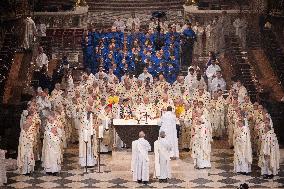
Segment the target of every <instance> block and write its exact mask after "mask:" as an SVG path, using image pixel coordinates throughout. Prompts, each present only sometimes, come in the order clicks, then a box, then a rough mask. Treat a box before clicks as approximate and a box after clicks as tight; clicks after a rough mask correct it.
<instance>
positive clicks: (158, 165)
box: [154, 138, 171, 179]
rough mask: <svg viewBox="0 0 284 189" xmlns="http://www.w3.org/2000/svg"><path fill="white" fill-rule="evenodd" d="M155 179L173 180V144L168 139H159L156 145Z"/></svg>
mask: <svg viewBox="0 0 284 189" xmlns="http://www.w3.org/2000/svg"><path fill="white" fill-rule="evenodd" d="M154 152H155V177H156V178H159V179H168V178H171V165H170V160H171V159H170V152H171V144H170V143H169V141H168V140H167V139H166V138H159V140H157V141H155V143H154Z"/></svg>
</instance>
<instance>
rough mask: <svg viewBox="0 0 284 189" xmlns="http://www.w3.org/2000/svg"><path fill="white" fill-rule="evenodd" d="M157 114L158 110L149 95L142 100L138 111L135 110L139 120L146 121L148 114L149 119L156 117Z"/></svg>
mask: <svg viewBox="0 0 284 189" xmlns="http://www.w3.org/2000/svg"><path fill="white" fill-rule="evenodd" d="M156 115H157V110H156V108H155V106H154V105H153V104H152V103H150V99H149V97H148V96H144V97H143V102H141V103H140V104H139V105H138V107H137V109H136V111H135V117H136V118H137V119H138V120H142V121H146V116H147V120H149V119H154V118H155V117H156Z"/></svg>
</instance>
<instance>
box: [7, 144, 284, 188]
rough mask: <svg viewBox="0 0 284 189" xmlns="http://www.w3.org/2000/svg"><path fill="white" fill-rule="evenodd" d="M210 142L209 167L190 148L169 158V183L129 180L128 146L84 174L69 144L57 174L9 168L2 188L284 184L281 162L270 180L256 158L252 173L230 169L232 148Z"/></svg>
mask: <svg viewBox="0 0 284 189" xmlns="http://www.w3.org/2000/svg"><path fill="white" fill-rule="evenodd" d="M213 146H214V149H213V152H212V158H211V161H212V168H211V169H204V170H196V169H194V168H193V160H192V159H191V158H190V152H182V153H181V159H179V160H175V161H172V169H173V173H172V175H173V178H172V179H170V180H169V182H168V183H159V182H158V181H157V180H155V179H150V183H149V184H148V185H141V184H137V183H135V182H133V181H132V176H131V172H130V171H129V170H130V160H131V152H130V150H125V151H116V152H113V153H112V155H110V154H103V155H102V166H101V172H102V173H98V172H97V167H95V168H92V169H89V170H88V173H87V174H86V173H84V171H85V170H84V169H83V168H80V167H79V166H78V164H77V161H78V149H77V146H72V147H70V148H68V149H67V150H66V152H65V154H64V162H63V168H62V172H61V173H60V174H59V175H58V176H49V175H46V174H45V173H44V172H43V170H42V168H40V166H37V168H36V171H35V173H33V174H32V175H31V176H23V175H18V174H16V173H15V172H9V173H8V185H7V186H6V187H4V188H237V187H238V186H239V185H240V184H241V183H244V182H246V183H248V184H249V186H250V188H284V164H282V165H281V171H280V173H279V175H278V176H276V177H274V179H272V180H266V179H263V178H261V177H260V170H259V168H258V167H257V162H256V161H254V163H253V167H252V168H253V172H252V174H251V175H249V176H243V175H238V174H235V173H233V150H230V149H218V148H217V147H216V146H219V145H213ZM153 158H154V155H153V153H150V160H151V164H150V178H153V166H154V165H153Z"/></svg>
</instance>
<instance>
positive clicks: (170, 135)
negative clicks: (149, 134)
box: [160, 106, 179, 159]
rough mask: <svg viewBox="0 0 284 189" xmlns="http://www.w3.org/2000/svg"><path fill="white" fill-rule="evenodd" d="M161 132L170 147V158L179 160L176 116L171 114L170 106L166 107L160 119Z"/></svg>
mask: <svg viewBox="0 0 284 189" xmlns="http://www.w3.org/2000/svg"><path fill="white" fill-rule="evenodd" d="M161 131H164V132H165V133H166V139H167V140H168V141H169V143H170V144H171V146H172V150H171V152H170V157H171V158H172V159H176V158H179V149H178V137H177V128H176V115H175V114H174V113H173V112H172V107H171V106H169V107H167V111H166V112H165V113H164V114H163V115H162V117H161V128H160V132H161Z"/></svg>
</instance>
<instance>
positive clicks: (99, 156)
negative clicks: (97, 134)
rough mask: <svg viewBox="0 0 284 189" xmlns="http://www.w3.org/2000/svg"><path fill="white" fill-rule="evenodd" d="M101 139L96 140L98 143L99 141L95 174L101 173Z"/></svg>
mask: <svg viewBox="0 0 284 189" xmlns="http://www.w3.org/2000/svg"><path fill="white" fill-rule="evenodd" d="M102 139H103V138H98V141H99V144H98V145H99V147H98V171H97V173H103V172H101V140H102Z"/></svg>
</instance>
